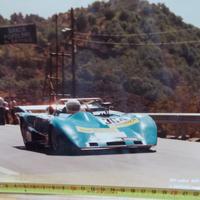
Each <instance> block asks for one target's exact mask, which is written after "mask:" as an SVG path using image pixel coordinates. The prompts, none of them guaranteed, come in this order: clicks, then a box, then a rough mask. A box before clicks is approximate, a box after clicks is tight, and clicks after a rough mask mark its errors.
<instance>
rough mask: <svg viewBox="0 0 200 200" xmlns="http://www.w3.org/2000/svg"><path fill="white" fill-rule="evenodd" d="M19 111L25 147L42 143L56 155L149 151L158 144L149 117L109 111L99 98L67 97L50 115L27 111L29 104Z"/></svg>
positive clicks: (155, 130)
mask: <svg viewBox="0 0 200 200" xmlns="http://www.w3.org/2000/svg"><path fill="white" fill-rule="evenodd" d="M70 102H71V106H70ZM72 102H76V105H73V104H72ZM77 102H78V103H77ZM77 104H80V105H77ZM33 108H34V106H33ZM45 108H46V107H45ZM37 109H39V107H38V106H37ZM70 109H71V111H73V112H69V111H70ZM22 110H23V112H21V113H18V115H19V118H20V128H21V133H22V137H23V141H24V144H25V146H26V148H27V149H33V148H35V147H36V146H38V145H43V146H44V147H48V148H50V149H51V150H52V151H53V152H54V153H55V154H66V153H77V152H79V153H80V152H83V151H86V150H102V149H130V150H131V149H135V148H140V149H143V150H149V149H150V148H151V147H152V146H155V145H156V144H157V127H156V124H155V122H154V121H153V119H152V118H151V117H150V116H148V115H146V114H133V113H122V112H119V111H114V110H110V103H108V102H107V103H104V102H103V101H102V100H101V99H100V98H93V99H91V98H90V99H85V98H84V100H83V99H82V100H81V99H76V100H74V99H66V100H65V101H64V103H63V104H62V105H61V104H60V105H58V108H57V109H54V112H53V114H52V113H51V114H49V113H48V112H46V113H41V112H38V113H33V112H30V110H31V107H30V106H29V110H28V111H27V112H26V107H23V109H22ZM47 110H48V109H47Z"/></svg>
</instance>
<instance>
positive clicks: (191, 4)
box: [149, 0, 200, 28]
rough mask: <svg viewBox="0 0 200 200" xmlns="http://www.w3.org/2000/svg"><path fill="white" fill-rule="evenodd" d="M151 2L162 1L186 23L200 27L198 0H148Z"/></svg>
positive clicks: (199, 1) (199, 3) (199, 5)
mask: <svg viewBox="0 0 200 200" xmlns="http://www.w3.org/2000/svg"><path fill="white" fill-rule="evenodd" d="M149 2H151V3H159V2H161V3H164V4H165V5H167V7H169V8H170V10H171V11H173V12H174V13H175V14H176V15H179V16H181V17H182V18H183V21H184V22H186V23H190V24H193V25H195V26H197V27H199V28H200V11H199V8H200V0H149Z"/></svg>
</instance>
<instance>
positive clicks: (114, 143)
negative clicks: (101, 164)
mask: <svg viewBox="0 0 200 200" xmlns="http://www.w3.org/2000/svg"><path fill="white" fill-rule="evenodd" d="M107 145H125V142H123V141H116V142H107Z"/></svg>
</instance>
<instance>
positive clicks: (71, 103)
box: [66, 99, 81, 114]
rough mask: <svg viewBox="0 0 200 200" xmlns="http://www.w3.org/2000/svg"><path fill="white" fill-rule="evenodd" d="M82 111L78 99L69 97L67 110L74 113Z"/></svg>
mask: <svg viewBox="0 0 200 200" xmlns="http://www.w3.org/2000/svg"><path fill="white" fill-rule="evenodd" d="M80 111H81V104H80V102H79V101H78V100H77V99H69V100H68V101H67V103H66V112H67V113H68V114H74V113H77V112H80Z"/></svg>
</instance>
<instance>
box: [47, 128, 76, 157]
mask: <svg viewBox="0 0 200 200" xmlns="http://www.w3.org/2000/svg"><path fill="white" fill-rule="evenodd" d="M50 146H51V150H52V153H53V154H58V155H64V154H75V153H78V152H79V150H78V148H76V147H75V146H74V145H73V144H72V143H71V142H70V141H69V140H68V139H67V138H66V137H64V136H62V135H60V134H59V133H58V132H57V131H56V129H54V128H53V129H52V130H51V133H50Z"/></svg>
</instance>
